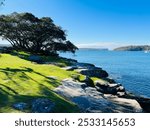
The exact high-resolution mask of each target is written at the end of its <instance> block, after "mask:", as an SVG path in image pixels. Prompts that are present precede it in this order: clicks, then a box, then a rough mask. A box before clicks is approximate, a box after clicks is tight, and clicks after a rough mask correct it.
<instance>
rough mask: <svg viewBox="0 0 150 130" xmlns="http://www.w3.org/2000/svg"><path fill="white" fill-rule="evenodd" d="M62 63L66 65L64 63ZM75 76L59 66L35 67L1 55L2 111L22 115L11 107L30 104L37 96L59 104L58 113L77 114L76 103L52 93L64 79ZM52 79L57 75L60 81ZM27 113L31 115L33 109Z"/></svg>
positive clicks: (0, 87) (0, 97)
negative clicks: (24, 103)
mask: <svg viewBox="0 0 150 130" xmlns="http://www.w3.org/2000/svg"><path fill="white" fill-rule="evenodd" d="M50 59H51V58H50ZM50 59H49V60H50ZM51 60H52V59H51ZM60 62H61V63H62V64H65V62H64V61H59V63H60ZM76 73H77V72H74V71H65V70H63V69H61V68H60V67H58V66H54V65H40V64H35V63H32V62H30V61H27V60H24V59H21V58H19V57H18V56H12V55H10V54H0V112H20V111H17V110H15V109H13V108H12V104H14V103H16V102H27V103H30V102H31V100H33V99H34V98H37V97H46V98H50V99H51V100H53V101H54V102H55V103H56V107H55V112H78V109H77V107H76V106H75V105H74V104H73V103H71V102H69V101H67V100H65V99H64V98H62V97H60V96H59V95H57V94H55V93H54V92H53V91H52V90H53V89H54V88H55V87H57V86H58V85H60V81H61V80H62V79H65V78H69V77H71V76H72V75H76ZM49 76H56V77H57V80H55V79H53V78H50V77H49ZM25 112H31V111H30V108H29V109H28V110H26V111H25Z"/></svg>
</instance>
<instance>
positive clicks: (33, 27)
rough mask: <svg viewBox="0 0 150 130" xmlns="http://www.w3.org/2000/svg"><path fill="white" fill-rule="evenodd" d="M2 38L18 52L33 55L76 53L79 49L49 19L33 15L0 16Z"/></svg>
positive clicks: (13, 14) (0, 34) (14, 14)
mask: <svg viewBox="0 0 150 130" xmlns="http://www.w3.org/2000/svg"><path fill="white" fill-rule="evenodd" d="M0 25H1V26H0V36H1V37H2V38H3V39H6V40H8V41H9V42H10V43H11V45H12V46H13V47H14V48H15V49H16V50H23V51H28V52H32V53H36V54H37V53H41V54H57V52H58V51H63V52H66V51H70V52H72V53H75V51H76V50H77V49H78V48H77V47H76V46H75V45H74V44H73V43H71V42H70V41H67V39H66V33H65V31H64V30H62V28H61V27H59V26H57V25H55V24H54V22H53V20H52V19H51V18H49V17H42V18H38V17H35V16H34V15H33V14H31V13H16V12H15V13H12V14H10V15H0Z"/></svg>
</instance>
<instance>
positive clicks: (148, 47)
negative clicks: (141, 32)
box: [114, 45, 150, 51]
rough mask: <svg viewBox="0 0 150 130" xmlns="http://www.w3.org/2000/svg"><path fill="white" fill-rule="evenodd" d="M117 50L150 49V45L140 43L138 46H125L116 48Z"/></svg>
mask: <svg viewBox="0 0 150 130" xmlns="http://www.w3.org/2000/svg"><path fill="white" fill-rule="evenodd" d="M114 50H115V51H150V46H148V45H138V46H124V47H118V48H115V49H114Z"/></svg>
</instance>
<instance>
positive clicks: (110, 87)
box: [95, 81, 125, 96]
mask: <svg viewBox="0 0 150 130" xmlns="http://www.w3.org/2000/svg"><path fill="white" fill-rule="evenodd" d="M95 85H96V88H97V90H98V91H99V92H102V93H104V94H113V95H117V93H118V92H125V88H124V87H123V86H122V85H121V84H119V83H118V84H117V83H113V84H109V83H102V82H98V81H96V82H95ZM122 94H123V93H122ZM122 94H121V93H118V95H120V96H121V95H122Z"/></svg>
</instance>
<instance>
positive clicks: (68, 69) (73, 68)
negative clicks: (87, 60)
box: [62, 66, 78, 71]
mask: <svg viewBox="0 0 150 130" xmlns="http://www.w3.org/2000/svg"><path fill="white" fill-rule="evenodd" d="M62 69H64V70H67V71H72V70H75V69H78V67H77V66H67V67H63V68H62Z"/></svg>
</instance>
